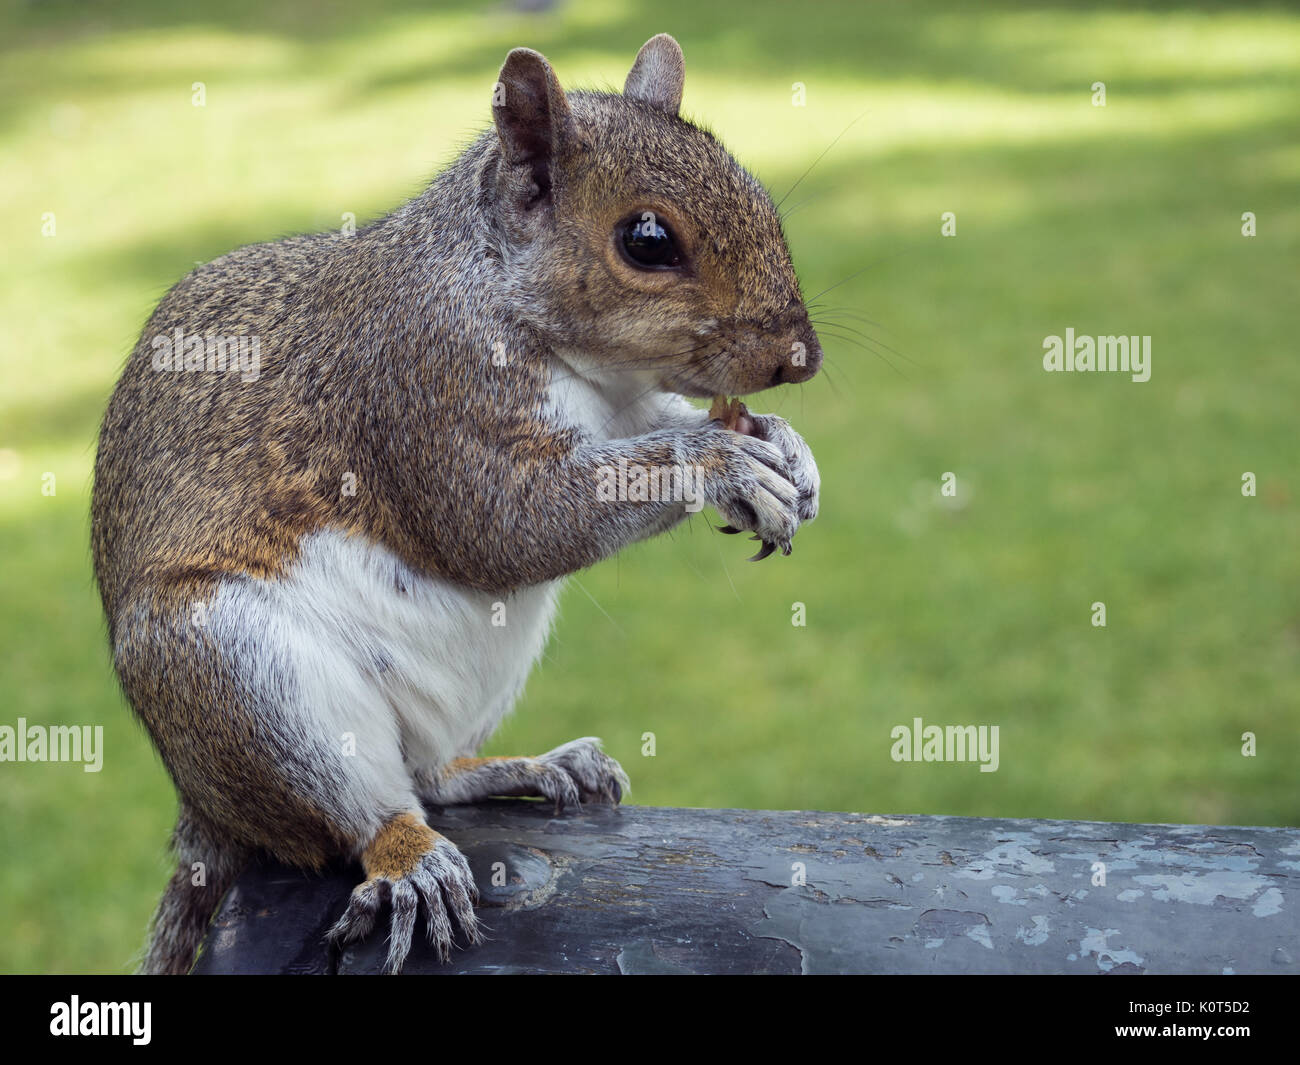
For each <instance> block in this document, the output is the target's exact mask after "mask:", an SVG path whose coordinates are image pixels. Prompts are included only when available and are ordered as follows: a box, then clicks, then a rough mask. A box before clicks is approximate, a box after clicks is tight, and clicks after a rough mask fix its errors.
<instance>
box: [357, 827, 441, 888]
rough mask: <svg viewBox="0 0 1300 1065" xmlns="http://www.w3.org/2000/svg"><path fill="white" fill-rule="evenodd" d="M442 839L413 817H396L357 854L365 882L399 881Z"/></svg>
mask: <svg viewBox="0 0 1300 1065" xmlns="http://www.w3.org/2000/svg"><path fill="white" fill-rule="evenodd" d="M443 838H444V837H443V836H441V835H439V834H438V833H437V832H435V831H434V830H433V829H431V828H430V827H429V826H428V825H426V824H425V823H424V820H423V819H422V818H420V817H417V816H416V815H415V814H398V815H397V816H396V817H394V818H393V819H392V820H391V821H389V822H388V824H386V825H384V827H383V828H381V829H380V830H379V835H377V836H376V837H375V838H374V839H373V840H371V841H370V845H369V846H368V847H366V849H365V850H364V851H362V852H361V865H362V868H364V869H365V871H366V879H367V880H374V879H376V878H377V877H386V878H388V879H391V880H399V879H401V878H402V877H404V876H407V875H409V874H410V873H411V871H412V870H413V869H415V867H416V866H417V865H419V863H420V859H421V858H423V857H424V856H425V855H426V854H428V853H429V852H430V851H431V850H433V848H434V846H435V845H436V844H437V842H438V840H440V839H443Z"/></svg>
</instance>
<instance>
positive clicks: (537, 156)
mask: <svg viewBox="0 0 1300 1065" xmlns="http://www.w3.org/2000/svg"><path fill="white" fill-rule="evenodd" d="M492 120H493V121H494V122H495V123H496V127H497V134H498V136H500V138H501V148H502V150H503V152H504V153H505V158H506V161H507V162H508V163H510V164H511V165H512V166H528V167H530V168H531V170H532V176H533V182H534V184H536V186H537V194H536V199H537V200H541V199H545V198H546V197H548V196H549V195H550V191H551V163H552V161H553V160H554V158H555V156H556V154H557V153H558V151H559V148H560V144H561V142H562V141H563V139H564V137H565V135H566V134H567V132H568V129H569V125H570V123H571V121H572V120H571V118H570V115H569V101H568V100H567V99H565V96H564V90H563V89H562V88H560V82H559V79H558V78H556V76H555V71H553V70H552V69H551V65H550V64H549V63H548V62H547V61H546V57H545V56H543V55H542V54H541V53H539V52H534V51H533V50H532V49H531V48H516V49H514V50H513V51H512V52H511V53H510V54H509V55H508V56H506V61H505V63H504V64H503V65H502V67H501V75H500V77H499V79H498V80H497V84H496V87H495V88H494V89H493V91H492Z"/></svg>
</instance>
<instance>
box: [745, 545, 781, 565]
mask: <svg viewBox="0 0 1300 1065" xmlns="http://www.w3.org/2000/svg"><path fill="white" fill-rule="evenodd" d="M775 550H776V544H771V543H768V542H767V541H766V540H764V541H763V547H762V550H760V551H759V552H758V554H756V555H751V556H750V558H749V561H750V562H762V561H763V559H765V558H767V556H768V555H770V554H771V553H772V552H773V551H775Z"/></svg>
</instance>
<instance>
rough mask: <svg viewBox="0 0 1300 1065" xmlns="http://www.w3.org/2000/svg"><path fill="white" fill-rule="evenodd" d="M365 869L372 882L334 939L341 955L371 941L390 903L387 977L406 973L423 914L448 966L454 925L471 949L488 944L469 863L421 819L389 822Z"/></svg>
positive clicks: (352, 903) (361, 889)
mask: <svg viewBox="0 0 1300 1065" xmlns="http://www.w3.org/2000/svg"><path fill="white" fill-rule="evenodd" d="M362 864H363V865H364V866H365V870H366V880H365V881H363V882H362V883H360V884H358V885H357V886H356V887H355V888H354V889H353V891H352V896H351V898H349V899H348V906H347V909H346V910H345V911H344V913H343V916H342V917H340V918H339V920H338V922H337V923H336V924H335V925H334V927H333V928H331V929H330V931H329V933H328V937H327V938H328V939H329V941H330V943H331V945H332V946H334V947H335V948H336V949H342V948H343V947H345V946H347V945H348V944H351V943H355V942H358V941H359V940H362V939H364V938H365V937H366V936H368V935H369V934H370V932H371V931H372V930H373V929H374V926H375V922H376V920H377V919H378V917H379V914H380V912H381V911H382V910H383V908H384V905H385V903H387V904H388V907H389V911H390V915H391V916H390V925H389V937H388V958H387V960H386V962H385V963H384V972H386V973H390V974H396V973H400V972H401V971H402V965H403V964H404V963H405V961H406V956H407V954H409V953H410V950H411V941H412V939H413V937H414V932H415V925H416V921H417V919H418V917H419V911H420V909H421V908H423V909H424V912H425V919H426V931H427V933H428V937H429V942H430V943H432V944H433V948H434V950H435V951H436V952H437V955H438V957H439V958H440V959H441V960H442V961H444V962H446V961H448V960H449V959H450V958H451V947H452V941H453V936H454V930H453V920H454V922H455V924H456V925H458V926H459V927H460V930H461V932H462V933H463V934H464V937H465V939H466V940H467V941H468V942H469V943H471V944H474V943H478V942H480V941H481V940H482V938H483V937H482V932H481V930H480V928H479V922H478V918H477V917H476V916H475V915H474V904H475V903H476V902H477V901H478V887H477V886H476V885H475V883H474V876H473V874H472V873H471V872H470V868H469V863H468V862H467V861H466V860H465V856H464V855H463V854H461V852H460V851H459V850H458V849H457V847H456V845H455V844H454V843H452V842H451V840H449V839H447V838H446V837H444V836H441V835H439V834H438V833H437V832H435V831H433V829H431V828H430V827H429V826H428V825H426V824H425V823H424V822H423V820H422V819H421V818H419V816H418V815H416V814H401V815H399V816H398V817H395V818H393V820H391V821H390V822H388V824H387V825H385V826H384V827H383V828H382V829H381V830H380V831H379V834H378V835H377V836H376V837H375V839H374V840H373V841H372V842H371V844H370V845H369V846H368V847H367V848H366V850H365V852H364V854H363V855H362Z"/></svg>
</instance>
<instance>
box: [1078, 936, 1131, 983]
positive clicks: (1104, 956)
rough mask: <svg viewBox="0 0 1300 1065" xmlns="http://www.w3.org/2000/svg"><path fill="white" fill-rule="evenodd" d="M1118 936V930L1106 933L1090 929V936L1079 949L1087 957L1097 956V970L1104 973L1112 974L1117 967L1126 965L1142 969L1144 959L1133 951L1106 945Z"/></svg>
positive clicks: (1080, 944)
mask: <svg viewBox="0 0 1300 1065" xmlns="http://www.w3.org/2000/svg"><path fill="white" fill-rule="evenodd" d="M1117 935H1119V929H1118V928H1107V929H1106V930H1105V931H1104V932H1103V931H1101V930H1100V929H1096V928H1089V929H1088V934H1087V935H1085V936H1084V937H1083V940H1082V941H1081V942H1080V943H1079V949H1080V950H1081V951H1082V952H1083V955H1084V956H1085V957H1087V956H1088V955H1089V954H1093V955H1096V958H1097V968H1098V969H1100V970H1102V972H1110V971H1111V970H1112V969H1113V968H1115V966H1116V965H1123V964H1125V963H1128V964H1130V965H1135V966H1138V967H1141V966H1142V965H1143V959H1142V958H1141V957H1139V956H1138V955H1137V954H1135V953H1134V952H1133V951H1131V950H1120V949H1112V948H1111V947H1109V946H1107V945H1106V940H1107V939H1109V938H1110V937H1111V936H1117Z"/></svg>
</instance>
